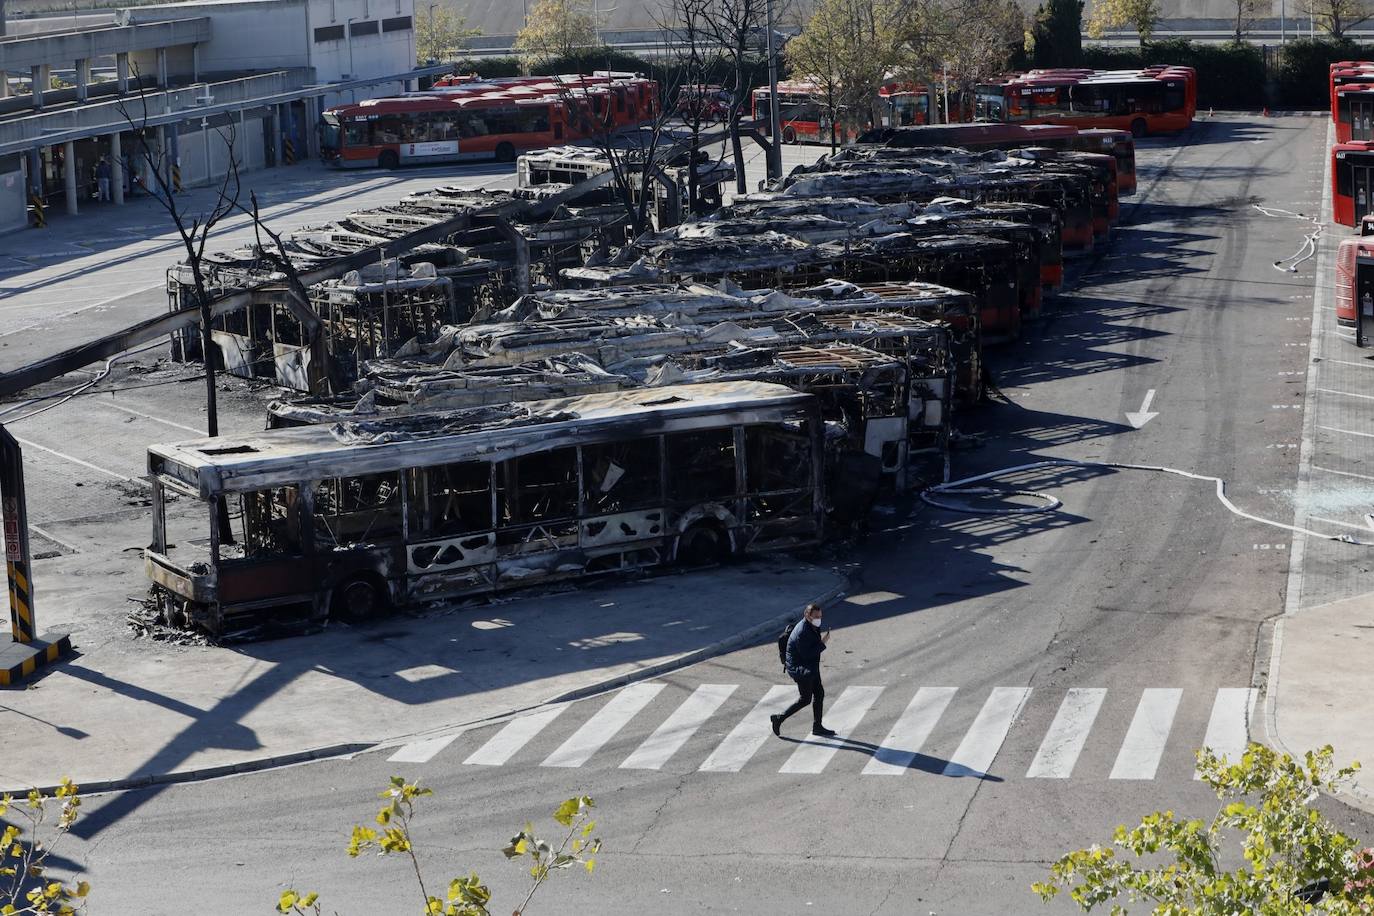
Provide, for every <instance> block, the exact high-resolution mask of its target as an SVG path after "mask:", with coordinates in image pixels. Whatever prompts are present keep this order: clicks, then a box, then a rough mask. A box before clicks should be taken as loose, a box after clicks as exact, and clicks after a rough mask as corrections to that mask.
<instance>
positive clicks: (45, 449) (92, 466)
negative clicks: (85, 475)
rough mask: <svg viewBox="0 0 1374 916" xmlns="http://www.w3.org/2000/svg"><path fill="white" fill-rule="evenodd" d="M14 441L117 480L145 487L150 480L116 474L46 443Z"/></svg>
mask: <svg viewBox="0 0 1374 916" xmlns="http://www.w3.org/2000/svg"><path fill="white" fill-rule="evenodd" d="M14 441H15V442H18V443H19V444H20V445H24V446H27V447H29V448H36V449H38V450H39V451H40V452H47V453H48V454H49V455H55V456H57V457H58V458H61V459H62V460H64V461H70V462H71V463H72V464H79V465H81V466H82V467H83V468H89V469H90V470H92V471H96V472H98V473H101V474H105V475H106V476H109V477H113V478H114V479H115V480H123V481H126V482H128V483H136V484H138V485H139V486H144V487H146V486H147V485H148V481H146V480H143V479H141V478H138V477H125V476H124V475H123V474H116V473H115V472H114V471H111V470H109V469H108V468H102V467H101V466H100V465H98V464H91V463H90V462H89V461H82V460H81V459H80V458H76V457H73V456H72V455H68V454H65V453H63V452H59V451H58V450H57V449H52V448H48V447H47V446H46V445H39V444H38V443H37V442H30V441H29V440H28V439H20V438H19V437H18V436H15V437H14Z"/></svg>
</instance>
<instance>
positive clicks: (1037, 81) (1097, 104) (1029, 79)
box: [753, 65, 1197, 143]
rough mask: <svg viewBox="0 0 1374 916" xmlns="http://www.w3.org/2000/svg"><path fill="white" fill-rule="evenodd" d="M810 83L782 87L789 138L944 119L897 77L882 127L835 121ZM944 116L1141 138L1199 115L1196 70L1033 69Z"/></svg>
mask: <svg viewBox="0 0 1374 916" xmlns="http://www.w3.org/2000/svg"><path fill="white" fill-rule="evenodd" d="M824 95H825V94H824V92H823V91H822V90H821V88H820V87H819V86H817V85H816V84H815V83H813V82H808V81H805V80H795V81H791V82H782V83H779V84H778V104H779V112H780V114H779V123H780V126H781V132H782V141H783V142H784V143H805V142H811V143H829V142H830V141H831V139H832V135H833V139H834V140H835V141H836V142H839V143H844V142H847V141H849V140H852V139H854V138H855V137H856V136H857V135H858V134H860V133H862V132H863V131H864V130H865V129H869V128H873V127H878V126H882V127H894V128H895V127H913V126H919V125H923V124H929V123H931V122H933V121H935V120H939V119H938V118H936V117H935V116H934V114H935V113H937V112H938V111H939V107H938V96H939V94H938V92H937V90H935V89H933V88H932V87H929V86H924V85H919V84H912V83H904V82H892V83H889V84H887V85H885V86H883V87H882V88H881V89H880V90H879V92H878V98H877V99H876V100H875V102H876V104H875V106H874V108H875V110H876V111H877V112H878V113H879V114H878V116H879V117H880V118H881V122H882V123H881V125H877V124H844V123H839V124H832V123H830V121H829V120H828V119H827V117H826V107H825V105H824V104H822V100H823V99H824ZM771 108H772V92H770V91H769V90H768V89H767V88H766V87H765V88H761V89H755V90H754V93H753V114H754V117H755V118H756V119H760V120H762V121H763V122H764V123H767V122H768V119H769V116H770V114H771ZM947 114H948V117H947V118H946V120H949V121H959V120H966V119H968V120H973V121H976V122H981V123H1002V124H1059V125H1065V126H1069V127H1083V128H1089V129H1092V128H1107V129H1113V130H1128V131H1130V132H1131V134H1132V135H1134V136H1136V137H1144V136H1147V135H1149V134H1158V133H1170V132H1174V131H1180V130H1184V129H1185V128H1187V127H1188V125H1190V124H1191V123H1192V122H1193V117H1194V115H1196V114H1197V71H1195V70H1194V69H1193V68H1191V67H1166V66H1162V65H1160V66H1152V67H1146V68H1145V69H1143V70H1070V69H1059V70H1032V71H1030V72H1028V73H1020V74H1016V75H1014V76H1011V77H1009V78H1007V79H1005V80H1002V81H1001V82H997V83H985V84H983V85H980V86H978V87H977V89H976V91H975V93H974V101H973V106H972V110H971V111H965V110H963V109H961V108H959V106H958V102H957V100H956V102H955V110H953V111H950V112H948V113H947Z"/></svg>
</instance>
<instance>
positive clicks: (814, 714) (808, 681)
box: [782, 671, 825, 728]
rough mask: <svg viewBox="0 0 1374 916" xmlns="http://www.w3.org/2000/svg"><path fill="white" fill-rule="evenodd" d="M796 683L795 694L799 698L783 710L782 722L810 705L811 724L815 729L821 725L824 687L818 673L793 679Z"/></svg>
mask: <svg viewBox="0 0 1374 916" xmlns="http://www.w3.org/2000/svg"><path fill="white" fill-rule="evenodd" d="M792 680H794V681H796V682H797V692H798V693H799V694H800V696H798V697H797V701H796V702H795V703H793V704H792V705H791V706H789V707H787V709H785V710H783V713H782V721H786V720H787V719H789V718H791V716H792V713H794V712H798V711H800V710H802V709H805V708H806V704H807V703H810V704H811V722H812V725H813V726H814V727H816V728H819V727H820V725H821V710H822V709H823V708H824V706H825V685H824V684H822V683H821V675H820V672H819V671H818V672H816V673H815V674H806V675H802V676H801V677H795V676H794V677H793V678H792Z"/></svg>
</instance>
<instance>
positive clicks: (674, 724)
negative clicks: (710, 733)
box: [620, 684, 739, 770]
mask: <svg viewBox="0 0 1374 916" xmlns="http://www.w3.org/2000/svg"><path fill="white" fill-rule="evenodd" d="M738 686H739V685H738V684H702V685H701V686H700V687H698V688H697V689H696V690H695V691H693V692H692V695H691V696H690V697H688V698H687V699H686V701H685V702H684V703H683V704H682V705H681V706H679V707H678V708H677V709H675V710H673V714H672V715H670V716H669V717H668V718H667V719H665V720H664V722H663V724H662V725H660V726H659V727H658V729H657V730H656V731H655V732H654V733H653V734H652V735H650V736H649V737H648V738H647V739H646V740H645V741H644V743H643V744H641V745H640V746H639V747H637V748H635V750H634V753H632V754H631V755H630V756H628V757H626V758H625V761H624V762H623V763H621V764H620V768H621V769H623V770H659V769H662V768H663V765H664V764H665V763H667V762H668V760H669V759H670V758H671V757H672V756H673V755H674V754H676V753H677V752H678V749H679V748H681V747H682V746H683V745H684V744H686V743H687V739H688V738H690V737H692V735H694V734H696V731H697V729H699V728H701V726H703V725H705V724H706V720H707V719H709V718H711V716H712V715H714V714H715V711H716V710H717V709H719V708H720V704H722V703H724V702H725V701H726V700H728V699H729V698H730V694H732V693H734V692H735V688H736V687H738Z"/></svg>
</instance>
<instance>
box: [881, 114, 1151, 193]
mask: <svg viewBox="0 0 1374 916" xmlns="http://www.w3.org/2000/svg"><path fill="white" fill-rule="evenodd" d="M859 142H860V143H881V144H883V145H885V146H905V147H913V146H958V147H962V148H963V149H1018V148H1021V147H1027V146H1044V147H1049V148H1050V149H1065V150H1079V151H1081V152H1085V153H1101V154H1104V155H1108V156H1111V157H1112V158H1113V159H1115V160H1116V183H1117V194H1118V195H1119V196H1121V197H1129V196H1130V195H1132V194H1134V193H1135V186H1136V179H1135V139H1134V138H1133V137H1132V136H1131V135H1130V134H1129V133H1128V132H1126V131H1124V130H1103V129H1091V130H1079V129H1078V128H1076V127H1068V126H1066V125H1061V124H935V125H930V126H925V127H911V128H905V129H903V128H891V127H889V128H881V129H877V130H871V131H868V132H867V133H864V134H863V135H861V136H860V137H859Z"/></svg>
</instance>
